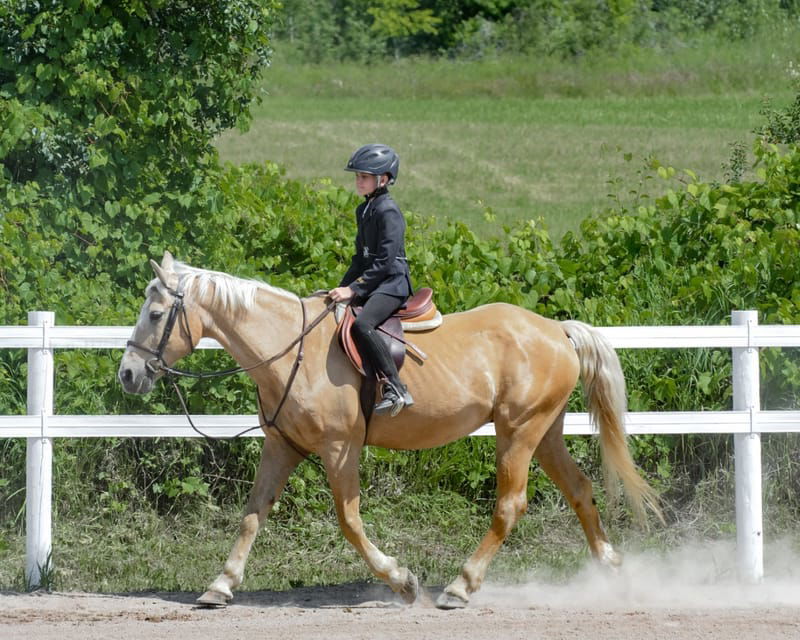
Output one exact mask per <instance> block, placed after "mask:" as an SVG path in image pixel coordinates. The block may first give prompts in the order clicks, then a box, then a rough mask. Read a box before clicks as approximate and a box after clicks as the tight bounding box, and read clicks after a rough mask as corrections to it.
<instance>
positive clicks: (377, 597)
mask: <svg viewBox="0 0 800 640" xmlns="http://www.w3.org/2000/svg"><path fill="white" fill-rule="evenodd" d="M442 590H443V587H422V586H420V593H419V597H418V598H417V602H416V603H415V606H419V605H422V606H433V603H434V602H435V601H436V598H437V597H438V596H439V594H440V593H441V592H442ZM130 595H133V594H130ZM141 595H144V594H141ZM147 595H149V596H151V597H153V598H156V599H159V600H164V601H165V602H171V603H174V604H184V605H190V606H192V607H194V608H198V609H202V608H207V607H203V606H200V605H197V603H196V602H195V600H196V599H197V597H198V595H199V593H194V592H185V591H180V592H174V591H172V592H155V593H149V594H147ZM231 606H240V607H260V608H269V607H296V608H299V609H319V608H334V609H341V608H351V609H352V608H369V609H380V608H403V607H406V606H408V605H407V604H405V603H404V602H403V600H402V598H400V596H398V595H397V594H395V593H393V592H392V590H391V589H389V587H388V586H387V585H385V584H378V583H370V582H352V583H346V584H337V585H327V586H310V587H295V588H293V589H288V590H286V591H268V590H262V591H236V593H235V594H234V599H233V601H232V602H231Z"/></svg>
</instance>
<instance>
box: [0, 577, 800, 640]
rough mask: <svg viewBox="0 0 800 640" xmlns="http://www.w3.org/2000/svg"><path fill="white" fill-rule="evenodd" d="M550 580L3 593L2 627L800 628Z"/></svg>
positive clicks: (262, 630) (789, 618) (375, 633)
mask: <svg viewBox="0 0 800 640" xmlns="http://www.w3.org/2000/svg"><path fill="white" fill-rule="evenodd" d="M541 590H542V588H541V587H538V588H534V589H528V588H518V587H513V588H512V587H493V586H492V585H487V587H486V588H485V589H484V590H482V591H481V592H480V593H479V594H478V595H476V596H474V598H473V602H472V603H471V604H470V606H469V607H468V608H466V609H463V610H460V611H439V610H438V609H436V608H435V607H434V606H433V604H432V599H434V598H435V597H436V596H437V595H438V590H433V589H432V590H430V591H428V592H426V593H425V596H424V597H423V598H422V602H419V603H417V604H415V605H413V606H410V607H409V606H403V605H401V604H400V603H399V602H398V601H397V600H396V599H395V598H394V596H393V594H391V592H390V591H389V590H388V589H387V588H385V587H384V586H382V585H375V584H350V585H340V586H333V587H312V588H301V589H294V590H291V591H287V592H265V591H260V592H242V593H239V594H237V596H236V599H235V601H234V603H233V604H232V605H231V606H229V607H227V608H225V609H217V610H211V609H201V608H197V607H195V606H194V598H195V597H196V596H197V594H189V593H148V594H122V595H100V594H87V593H50V594H42V593H34V594H8V593H5V594H0V638H2V639H3V640H6V639H8V640H12V639H14V640H16V639H19V638H36V639H37V640H100V639H102V640H108V639H109V638H113V639H118V640H140V639H144V638H170V639H171V640H197V639H198V638H225V639H226V640H239V639H245V638H276V637H277V638H281V639H282V640H311V639H316V638H324V639H326V640H337V639H339V638H341V639H347V640H361V639H363V640H375V639H376V638H415V639H425V638H447V639H448V640H457V639H459V638H469V639H471V640H484V639H486V640H489V639H491V640H497V639H498V638H502V639H515V638H525V639H531V638H548V639H550V640H555V639H560V638H564V639H567V638H569V639H575V638H591V639H601V640H602V639H606V638H608V639H612V638H613V639H616V640H628V639H631V640H633V639H637V640H638V639H640V638H647V639H660V638H681V639H691V638H703V639H708V638H725V639H740V638H741V639H744V638H747V639H748V640H751V639H755V638H765V639H767V638H768V639H775V638H800V603H793V602H787V601H785V600H784V601H781V600H780V599H778V600H776V601H775V602H773V603H770V602H766V601H765V599H764V598H760V599H756V600H755V601H753V602H752V603H751V604H749V605H746V604H743V603H741V602H738V601H734V602H733V604H732V605H730V606H725V605H724V604H723V603H722V602H721V601H719V600H715V601H714V602H708V601H706V600H704V599H703V598H700V599H699V600H698V601H696V602H695V603H694V604H689V603H687V602H686V601H685V599H684V598H677V599H674V598H669V597H667V598H666V599H665V601H664V603H663V604H662V605H660V606H659V605H657V604H655V603H653V602H651V601H645V602H642V603H639V604H637V603H636V598H635V594H634V597H633V598H632V599H630V600H629V601H627V602H619V603H612V602H609V601H608V600H605V599H604V598H600V599H599V600H595V601H593V602H589V603H585V602H582V601H581V600H582V598H583V595H584V594H582V593H577V594H575V597H574V598H570V597H569V593H567V592H562V593H558V594H556V597H555V598H553V597H548V595H547V594H543V593H541ZM579 591H580V590H579ZM552 595H553V594H550V596H552ZM767 599H770V598H767ZM570 600H571V602H570Z"/></svg>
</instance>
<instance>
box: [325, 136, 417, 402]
mask: <svg viewBox="0 0 800 640" xmlns="http://www.w3.org/2000/svg"><path fill="white" fill-rule="evenodd" d="M399 168H400V158H399V156H398V155H397V153H395V151H394V149H392V148H391V147H387V146H386V145H384V144H367V145H364V146H363V147H361V148H359V149H357V150H356V152H355V153H354V154H353V155H352V156H351V158H350V161H349V162H348V163H347V166H346V167H345V171H352V172H354V173H355V174H356V192H357V193H358V195H360V196H364V202H362V203H361V204H360V205H358V207H357V208H356V222H357V224H358V232H357V234H356V252H355V253H354V254H353V258H352V260H351V261H350V268H349V269H348V270H347V273H345V274H344V277H343V278H342V280H341V282H340V283H339V286H338V287H336V288H335V289H331V290H330V292H329V293H328V295H329V296H330V297H331V299H332V300H335V301H337V302H347V301H350V300H353V301H354V302H355V303H356V304H363V307H364V308H363V310H362V311H361V312H360V313H359V314H358V317H357V318H356V320H355V322H354V324H353V338H354V340H355V342H356V346H357V347H358V351H359V353H360V355H361V357H362V358H363V359H364V364H365V365H367V364H369V365H371V369H372V371H369V370H368V369H369V368H370V367H368V366H365V372H366V373H367V375H371V374H372V373H375V374H377V375H378V377H379V378H381V379H382V380H383V389H382V398H381V399H380V401H378V403H377V404H376V405H375V409H374V411H375V413H376V414H386V413H388V414H389V415H391V416H395V415H397V413H398V412H399V411H400V410H401V409H403V407H410V406H411V405H412V404H413V403H414V400H413V399H412V398H411V394H410V393H409V392H408V389H407V388H406V386H405V385H404V384H403V383H402V382H401V381H400V376H399V375H398V373H397V367H396V366H395V364H394V360H392V357H391V355H390V354H389V349H388V347H387V346H386V345H385V344H384V342H383V340H382V339H381V337H380V336H379V335H378V332H377V330H376V329H377V327H378V326H379V325H380V324H381V323H382V322H383V321H384V320H386V319H387V318H388V317H389V316H391V315H392V314H393V313H394V312H395V311H397V310H398V309H399V308H400V307H402V306H403V305H404V304H405V302H406V300H407V299H408V297H409V296H410V295H411V293H412V289H411V278H410V276H409V271H408V262H407V260H406V251H405V228H406V223H405V219H404V218H403V214H402V213H401V212H400V208H399V207H398V206H397V204H396V203H395V201H394V200H392V197H391V196H390V195H389V191H388V189H387V187H388V186H389V185H391V184H394V182H395V180H397V173H398V170H399Z"/></svg>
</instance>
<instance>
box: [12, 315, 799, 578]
mask: <svg viewBox="0 0 800 640" xmlns="http://www.w3.org/2000/svg"><path fill="white" fill-rule="evenodd" d="M54 320H55V318H54V314H53V313H52V312H48V311H37V312H32V313H30V314H28V326H26V327H4V326H0V349H2V348H7V349H11V348H15V349H19V348H25V349H28V398H27V411H28V415H25V416H0V437H2V438H27V486H26V567H25V575H26V578H27V580H28V582H29V584H31V585H32V586H35V585H38V584H39V583H40V580H41V574H42V572H43V571H44V570H45V569H46V568H48V563H49V562H50V553H51V496H52V439H53V438H91V437H106V436H113V437H125V438H134V437H156V436H158V437H175V438H177V437H188V438H194V437H198V434H197V433H196V432H195V431H193V430H192V429H191V427H190V426H189V424H188V421H187V420H186V417H185V416H182V415H101V416H67V415H53V384H54V369H53V350H54V349H109V348H113V349H118V348H124V347H125V343H126V341H127V340H128V338H129V337H130V335H131V332H132V328H131V327H67V326H65V327H57V326H54ZM599 329H600V331H601V332H602V333H603V334H604V335H605V336H606V337H607V338H608V339H609V340H610V341H611V343H612V344H613V345H614V347H615V348H617V349H640V348H647V349H669V348H702V347H710V348H730V349H732V351H733V381H732V383H733V410H732V411H700V412H660V413H628V414H627V416H626V427H627V430H628V433H630V434H680V433H705V434H712V433H727V434H733V436H734V444H735V457H736V461H735V462H736V537H737V550H738V551H737V561H738V566H739V574H740V577H741V578H742V579H743V580H746V581H748V582H759V581H760V580H761V579H762V577H763V574H764V570H763V536H762V517H761V436H760V434H761V433H768V432H771V433H789V432H800V411H761V410H760V399H759V363H758V350H759V349H760V348H763V347H800V325H791V326H783V325H759V324H758V317H757V314H756V312H755V311H734V312H733V313H732V318H731V326H705V327H679V326H673V327H605V328H604V327H600V328H599ZM199 348H201V349H203V348H205V349H215V348H216V349H218V348H220V346H219V344H217V343H216V342H215V341H213V340H207V339H203V340H201V342H200V344H199ZM87 375H91V373H90V372H87ZM192 419H193V421H194V422H195V424H196V425H197V426H198V427H199V428H200V429H201V430H203V431H204V432H205V433H207V434H209V435H211V436H217V437H221V436H233V435H235V434H237V433H239V432H240V431H241V430H242V429H243V428H246V427H249V426H255V425H257V424H258V417H257V416H256V415H249V416H216V415H215V416H192ZM564 431H565V433H567V434H575V435H590V434H592V433H593V429H592V426H591V424H590V422H589V417H588V415H587V414H585V413H571V414H568V415H567V418H566V421H565V425H564ZM259 435H260V431H259V430H253V431H251V432H250V433H249V434H248V436H250V437H255V436H259ZM472 435H476V436H489V435H494V425H493V424H486V425H483V426H482V427H480V428H479V429H478V430H476V431H475V432H474V433H473V434H472Z"/></svg>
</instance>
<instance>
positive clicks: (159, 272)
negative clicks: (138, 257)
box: [150, 260, 169, 287]
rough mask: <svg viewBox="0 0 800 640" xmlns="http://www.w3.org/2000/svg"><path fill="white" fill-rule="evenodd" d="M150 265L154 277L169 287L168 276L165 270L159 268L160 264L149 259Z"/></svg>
mask: <svg viewBox="0 0 800 640" xmlns="http://www.w3.org/2000/svg"><path fill="white" fill-rule="evenodd" d="M150 266H151V267H153V271H155V274H156V277H158V279H159V280H161V284H163V285H164V286H165V287H169V276H168V275H167V272H166V271H164V269H162V268H161V265H160V264H158V263H157V262H156V261H155V260H150Z"/></svg>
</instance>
